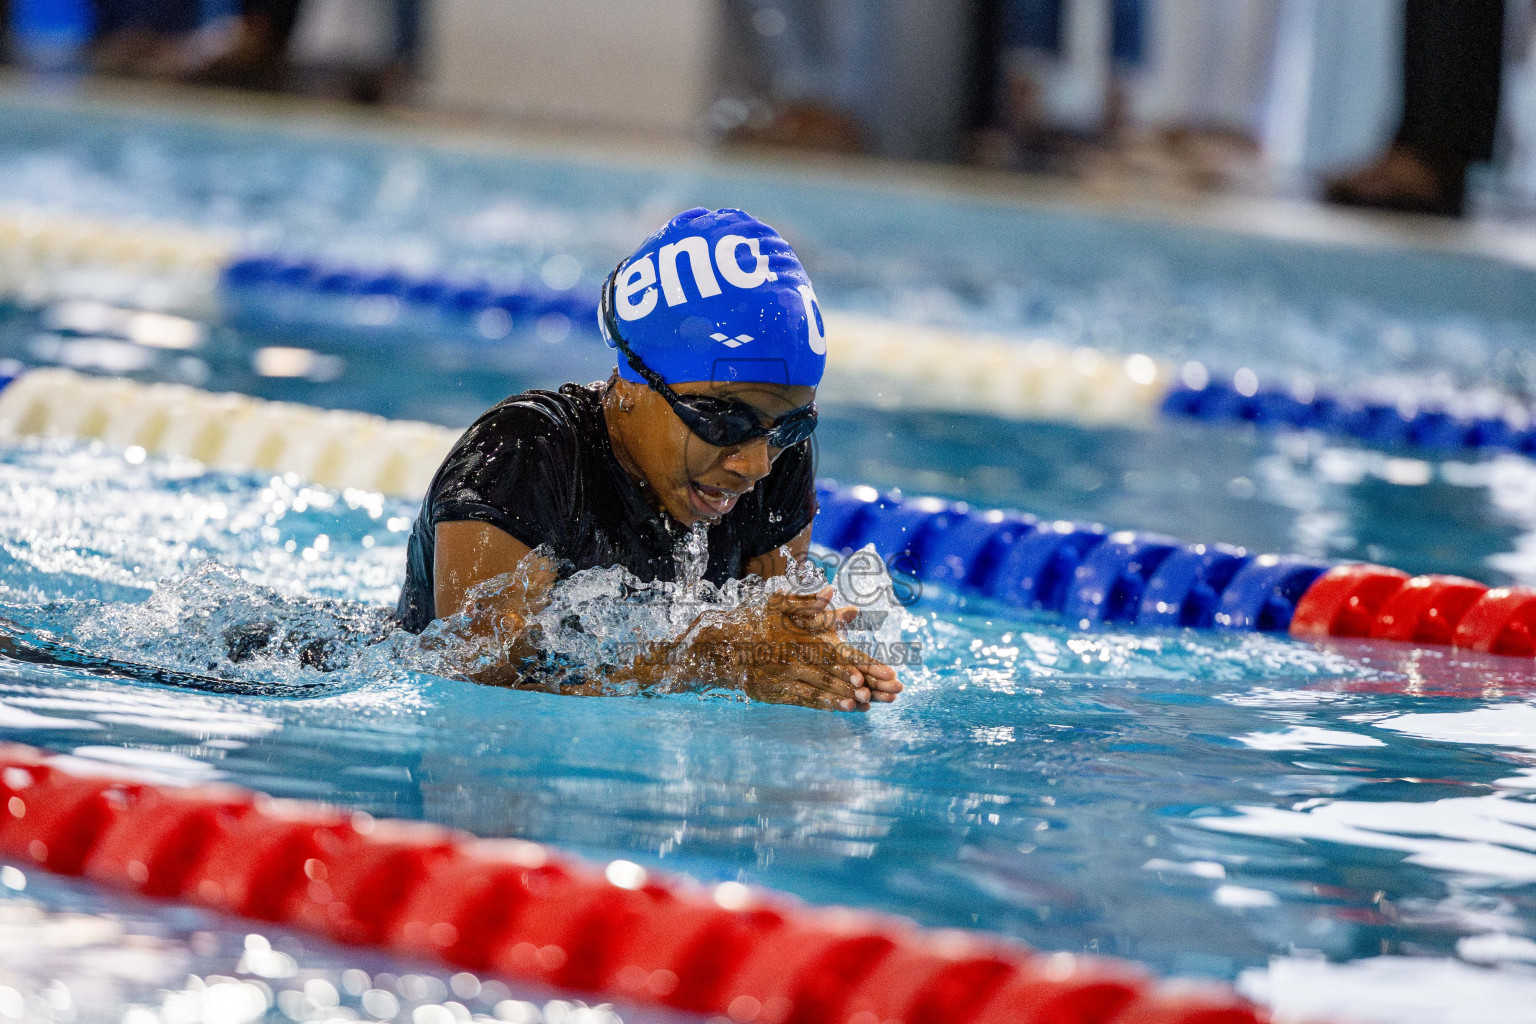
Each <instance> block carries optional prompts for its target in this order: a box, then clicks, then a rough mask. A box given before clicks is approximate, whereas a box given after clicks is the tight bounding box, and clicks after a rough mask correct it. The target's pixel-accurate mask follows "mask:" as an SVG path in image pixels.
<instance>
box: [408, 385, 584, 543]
mask: <svg viewBox="0 0 1536 1024" xmlns="http://www.w3.org/2000/svg"><path fill="white" fill-rule="evenodd" d="M576 447H577V441H576V431H575V428H574V427H573V426H572V425H571V424H570V423H569V422H567V421H566V420H565V419H563V418H561V417H560V416H559V415H558V414H556V413H555V411H554V410H552V409H549V408H546V407H543V406H539V405H534V404H531V403H523V402H509V403H507V404H505V405H502V406H498V407H497V408H495V409H492V410H491V411H490V412H488V413H486V414H485V415H484V416H482V417H481V418H480V419H479V420H478V421H477V422H476V423H475V425H474V426H472V427H470V428H469V430H468V431H466V432H465V434H464V436H463V437H462V438H460V439H459V441H458V443H457V444H455V445H454V446H453V450H452V451H451V452H449V453H448V457H447V459H445V460H444V461H443V465H442V468H441V469H439V470H438V475H437V479H436V480H435V481H434V486H433V489H432V505H431V511H430V518H431V523H432V525H433V526H434V527H435V526H436V525H437V524H438V523H452V522H462V521H464V520H473V521H475V522H481V523H489V524H490V525H492V526H494V527H496V528H497V529H499V530H502V531H504V532H505V533H508V534H510V535H512V536H513V537H516V538H517V539H518V540H520V541H522V542H523V543H524V544H526V545H528V546H529V547H530V548H536V547H538V546H539V545H540V544H549V545H552V546H553V547H554V548H555V549H556V550H557V551H559V550H565V549H566V547H567V544H566V540H567V538H566V535H565V534H566V531H567V530H568V529H569V528H570V524H571V522H572V520H573V518H574V515H573V512H574V500H575V494H574V491H575V479H576V462H577V458H578V452H577V450H576Z"/></svg>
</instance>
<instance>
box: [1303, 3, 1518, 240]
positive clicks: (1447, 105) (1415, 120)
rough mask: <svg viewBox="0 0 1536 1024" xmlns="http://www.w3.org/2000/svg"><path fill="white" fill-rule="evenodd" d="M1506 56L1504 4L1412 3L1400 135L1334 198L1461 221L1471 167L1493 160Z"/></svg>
mask: <svg viewBox="0 0 1536 1024" xmlns="http://www.w3.org/2000/svg"><path fill="white" fill-rule="evenodd" d="M1503 58H1504V3H1503V0H1407V4H1406V6H1405V8H1404V11H1403V61H1402V82H1403V86H1402V87H1403V99H1402V120H1401V122H1400V124H1399V126H1398V129H1397V134H1396V137H1395V138H1394V139H1393V141H1392V144H1391V146H1389V147H1388V149H1387V151H1386V152H1385V153H1383V154H1382V155H1381V156H1380V157H1379V158H1378V159H1376V160H1375V161H1373V162H1371V163H1370V164H1369V165H1368V166H1365V167H1362V168H1359V169H1358V170H1355V171H1354V172H1352V173H1350V174H1347V175H1344V176H1342V177H1337V178H1333V179H1332V180H1330V181H1329V182H1328V183H1327V186H1326V188H1325V191H1324V194H1325V195H1326V197H1327V198H1328V199H1329V201H1331V202H1335V203H1345V204H1349V205H1354V206H1374V207H1380V208H1383V209H1390V210H1405V211H1410V212H1416V213H1437V214H1447V215H1450V216H1460V215H1461V213H1462V209H1463V205H1464V202H1465V198H1466V178H1467V168H1468V167H1470V166H1472V165H1473V164H1475V163H1482V162H1484V161H1487V160H1490V159H1491V158H1492V157H1493V149H1494V135H1495V131H1496V129H1497V126H1498V120H1499V92H1500V84H1501V79H1502V77H1503V73H1504V59H1503Z"/></svg>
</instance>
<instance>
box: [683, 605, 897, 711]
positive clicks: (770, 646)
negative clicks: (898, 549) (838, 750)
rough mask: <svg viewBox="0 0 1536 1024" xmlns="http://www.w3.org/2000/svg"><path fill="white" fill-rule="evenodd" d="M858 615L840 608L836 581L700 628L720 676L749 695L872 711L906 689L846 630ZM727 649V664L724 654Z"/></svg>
mask: <svg viewBox="0 0 1536 1024" xmlns="http://www.w3.org/2000/svg"><path fill="white" fill-rule="evenodd" d="M857 614H858V610H857V609H854V608H834V607H833V606H832V589H831V588H830V587H828V588H826V589H825V590H823V591H821V592H820V593H818V594H776V595H774V596H773V597H772V598H770V599H769V601H768V604H767V606H766V607H764V608H753V609H745V608H743V609H737V610H735V611H733V612H731V613H728V614H727V615H725V616H723V617H722V619H721V621H719V622H718V623H714V624H710V625H708V626H705V627H704V628H702V629H701V630H700V633H699V636H698V638H697V639H696V640H695V642H694V648H695V649H696V650H698V649H701V647H702V646H703V645H705V644H707V645H708V649H709V650H710V651H711V655H712V656H711V659H710V660H712V661H715V662H717V664H716V665H715V666H714V667H715V668H716V670H717V671H718V672H719V674H720V675H722V676H724V677H727V678H735V679H737V680H739V681H740V683H741V686H742V689H743V690H744V691H745V692H746V694H747V696H749V697H751V698H753V699H754V700H761V701H766V702H769V703H773V704H797V705H799V706H801V707H808V708H821V709H824V710H828V711H868V710H869V708H870V705H871V704H873V703H889V702H891V701H893V700H895V699H896V695H897V694H898V693H900V692H901V691H902V685H901V682H900V680H898V679H897V678H896V670H895V669H893V668H891V667H890V666H889V665H886V664H883V663H881V662H879V661H876V660H875V659H874V658H872V657H870V656H869V655H867V654H866V653H865V652H864V651H862V650H860V649H859V648H857V647H855V646H854V645H852V644H850V643H848V641H847V640H846V639H845V638H844V637H843V636H842V634H841V633H839V632H838V627H840V626H845V625H847V624H848V623H849V622H851V621H852V620H853V619H854V618H855V617H856V616H857ZM722 654H724V655H726V658H725V660H724V663H720V662H721V660H722V659H721V657H720V656H721V655H722Z"/></svg>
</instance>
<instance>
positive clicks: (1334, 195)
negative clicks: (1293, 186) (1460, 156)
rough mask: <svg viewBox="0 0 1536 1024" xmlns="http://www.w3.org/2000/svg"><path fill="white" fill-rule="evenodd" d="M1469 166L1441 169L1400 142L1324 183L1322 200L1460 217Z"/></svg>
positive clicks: (1452, 166)
mask: <svg viewBox="0 0 1536 1024" xmlns="http://www.w3.org/2000/svg"><path fill="white" fill-rule="evenodd" d="M1466 170H1467V169H1466V166H1465V165H1450V166H1446V167H1438V166H1436V165H1435V164H1433V163H1431V162H1430V161H1429V160H1426V159H1425V158H1424V157H1422V156H1420V155H1419V154H1418V153H1417V152H1415V151H1414V150H1413V149H1411V148H1409V147H1408V146H1405V145H1402V144H1401V143H1394V144H1393V145H1392V148H1391V149H1388V150H1387V151H1386V153H1384V154H1383V155H1382V157H1381V158H1380V159H1379V160H1377V161H1376V162H1375V163H1373V164H1369V165H1368V166H1365V167H1362V168H1360V169H1359V170H1357V171H1353V172H1351V173H1349V174H1346V175H1344V176H1342V177H1337V178H1330V179H1328V180H1326V181H1325V182H1324V184H1323V197H1324V198H1325V199H1327V200H1328V202H1330V203H1337V204H1339V205H1341V206H1364V207H1371V208H1374V209H1378V210H1398V211H1401V212H1404V213H1429V214H1436V215H1439V216H1442V217H1460V216H1461V213H1462V202H1463V199H1464V198H1465V192H1466Z"/></svg>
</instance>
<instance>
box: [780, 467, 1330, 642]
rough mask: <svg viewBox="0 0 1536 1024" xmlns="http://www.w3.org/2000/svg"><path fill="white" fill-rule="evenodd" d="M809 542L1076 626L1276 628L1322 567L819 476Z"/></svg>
mask: <svg viewBox="0 0 1536 1024" xmlns="http://www.w3.org/2000/svg"><path fill="white" fill-rule="evenodd" d="M817 495H818V497H819V499H820V501H821V511H820V513H819V514H818V515H817V517H816V521H815V524H814V525H813V526H812V530H811V536H812V540H814V541H815V542H816V543H818V544H820V545H822V546H824V547H827V548H830V549H832V550H834V551H838V552H841V553H845V554H846V553H848V552H851V551H855V550H858V549H861V548H864V547H866V546H869V545H873V547H874V549H875V551H876V552H877V553H878V554H880V556H881V557H882V558H885V559H887V560H890V561H893V562H894V563H896V564H897V565H898V566H899V567H900V568H902V570H903V571H907V572H910V573H911V574H912V575H914V576H916V577H917V578H918V579H920V580H922V581H923V582H925V583H932V584H938V585H941V586H945V587H948V588H950V589H952V590H954V591H957V592H959V593H961V594H974V595H978V596H983V597H988V598H991V599H993V600H997V601H1000V602H1002V603H1004V604H1008V605H1012V606H1014V607H1018V608H1027V609H1030V610H1036V611H1045V612H1054V613H1060V614H1061V615H1062V617H1063V618H1064V619H1065V620H1066V621H1067V622H1069V623H1071V624H1073V625H1075V626H1078V627H1080V628H1084V629H1090V628H1094V627H1098V626H1105V625H1111V624H1124V625H1132V626H1137V627H1143V628H1165V629H1168V628H1183V627H1189V628H1211V627H1215V628H1218V629H1227V630H1245V631H1256V632H1266V633H1283V632H1285V631H1286V630H1287V629H1288V628H1289V626H1290V623H1291V616H1292V615H1293V614H1294V612H1295V609H1296V602H1297V601H1299V600H1300V599H1301V597H1302V595H1303V594H1304V593H1306V591H1307V589H1308V588H1309V587H1310V586H1311V585H1312V583H1313V581H1315V580H1316V579H1317V578H1318V577H1319V576H1320V575H1322V573H1323V572H1324V571H1325V570H1326V569H1327V568H1328V566H1327V565H1326V564H1324V563H1322V562H1317V561H1312V560H1310V559H1304V558H1296V557H1288V556H1279V555H1262V556H1257V557H1255V556H1254V555H1251V554H1249V553H1248V552H1246V551H1244V550H1243V549H1241V548H1235V547H1231V546H1228V545H1225V544H1184V543H1182V542H1180V541H1178V540H1175V539H1174V538H1172V537H1165V536H1162V535H1160V534H1154V533H1141V532H1136V531H1121V532H1118V533H1108V532H1106V531H1105V529H1104V527H1102V526H1100V525H1098V524H1096V523H1074V522H1067V521H1056V522H1040V521H1039V520H1037V519H1035V518H1034V517H1033V516H1028V515H1025V514H1023V513H1019V512H1010V511H1007V510H1002V509H991V510H976V509H971V508H970V507H969V506H967V505H965V504H964V503H960V502H953V503H952V502H945V501H943V500H942V499H938V498H930V497H922V498H904V497H902V496H901V495H900V494H899V493H897V492H889V493H885V494H881V493H879V492H877V491H876V490H875V489H874V488H872V487H863V486H861V487H840V486H838V485H837V484H836V483H834V482H833V481H830V480H823V481H819V482H818V483H817Z"/></svg>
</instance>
